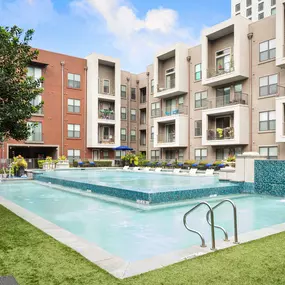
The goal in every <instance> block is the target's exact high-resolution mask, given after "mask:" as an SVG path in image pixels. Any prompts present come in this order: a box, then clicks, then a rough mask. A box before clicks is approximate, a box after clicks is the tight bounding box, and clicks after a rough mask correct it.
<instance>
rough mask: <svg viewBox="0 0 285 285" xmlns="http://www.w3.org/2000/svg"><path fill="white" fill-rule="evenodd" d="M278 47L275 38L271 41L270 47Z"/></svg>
mask: <svg viewBox="0 0 285 285" xmlns="http://www.w3.org/2000/svg"><path fill="white" fill-rule="evenodd" d="M273 48H276V41H275V39H273V40H271V41H269V49H273Z"/></svg>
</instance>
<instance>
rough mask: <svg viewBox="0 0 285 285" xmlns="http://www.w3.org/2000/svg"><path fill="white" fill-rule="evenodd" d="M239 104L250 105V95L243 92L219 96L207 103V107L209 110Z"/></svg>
mask: <svg viewBox="0 0 285 285" xmlns="http://www.w3.org/2000/svg"><path fill="white" fill-rule="evenodd" d="M239 104H241V105H248V94H246V93H242V92H235V93H231V94H226V95H219V94H217V96H216V97H214V98H211V99H208V100H206V101H205V107H206V108H208V109H212V108H219V107H224V106H230V105H239Z"/></svg>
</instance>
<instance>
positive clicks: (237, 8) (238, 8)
mask: <svg viewBox="0 0 285 285" xmlns="http://www.w3.org/2000/svg"><path fill="white" fill-rule="evenodd" d="M235 11H236V13H237V12H239V11H240V3H238V4H236V6H235Z"/></svg>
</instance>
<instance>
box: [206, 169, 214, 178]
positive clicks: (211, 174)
mask: <svg viewBox="0 0 285 285" xmlns="http://www.w3.org/2000/svg"><path fill="white" fill-rule="evenodd" d="M213 175H214V169H206V171H205V176H213Z"/></svg>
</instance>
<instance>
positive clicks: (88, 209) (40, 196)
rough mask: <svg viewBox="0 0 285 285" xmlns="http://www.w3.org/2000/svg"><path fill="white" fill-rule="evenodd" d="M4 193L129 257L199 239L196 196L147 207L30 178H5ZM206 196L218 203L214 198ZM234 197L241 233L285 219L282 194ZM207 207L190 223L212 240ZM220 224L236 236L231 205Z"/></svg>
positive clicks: (219, 214)
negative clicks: (13, 180)
mask: <svg viewBox="0 0 285 285" xmlns="http://www.w3.org/2000/svg"><path fill="white" fill-rule="evenodd" d="M0 196H3V197H4V198H6V199H8V200H10V201H12V202H14V203H16V204H17V205H19V206H21V207H23V208H25V209H27V210H29V211H31V212H33V213H35V214H37V215H39V216H41V217H42V218H44V219H46V220H49V221H51V222H53V223H55V224H56V225H58V226H60V227H62V228H64V229H66V230H68V231H70V232H72V233H73V234H75V235H78V236H80V237H82V238H84V239H86V240H88V241H90V242H93V243H96V244H97V245H98V246H100V247H101V248H103V249H105V250H106V251H108V252H110V253H112V254H114V255H116V256H120V257H121V258H123V259H125V260H128V261H135V260H142V259H145V258H149V257H153V256H156V255H159V254H164V253H169V252H171V251H175V250H179V249H184V248H188V247H190V246H192V245H199V244H200V239H199V238H198V237H197V235H195V234H193V233H190V232H188V231H187V230H186V229H185V228H184V226H183V222H182V218H183V215H184V213H185V212H186V211H187V210H189V209H190V208H191V207H192V206H193V205H196V204H197V201H196V202H195V203H194V202H193V201H192V202H189V204H188V205H185V204H184V205H183V206H173V205H172V206H171V207H164V208H155V209H151V210H142V209H139V208H136V207H131V206H126V205H123V204H119V203H114V202H106V201H103V200H101V199H98V198H93V197H87V196H83V195H81V194H76V193H70V192H66V191H60V190H58V189H54V188H52V187H50V186H44V185H41V184H39V183H37V182H28V181H27V182H22V183H20V184H19V183H1V184H0ZM222 198H224V197H221V199H222ZM203 200H206V201H208V202H210V204H213V203H212V202H211V199H210V198H209V199H207V198H205V199H203ZM233 201H234V202H235V203H236V205H237V209H238V230H239V233H245V232H249V231H252V230H255V229H260V228H263V227H267V226H271V225H274V224H279V223H284V222H285V215H284V213H285V200H283V199H282V198H277V197H269V196H253V195H252V196H244V195H243V196H241V197H239V196H238V195H237V196H236V198H234V199H233ZM215 203H217V201H215ZM215 203H214V204H215ZM206 212H207V209H206V208H203V207H201V208H199V209H197V211H196V212H194V213H193V215H191V220H188V222H189V223H190V224H191V226H192V227H193V228H195V229H197V230H199V231H201V232H202V233H203V234H204V235H205V237H206V242H207V243H208V245H210V228H209V226H208V225H207V223H206V219H205V216H206ZM215 223H216V225H221V226H223V227H225V228H226V229H227V230H228V232H229V235H230V236H231V235H233V224H232V223H233V222H232V208H230V205H227V204H225V205H224V206H222V207H221V208H219V209H217V210H216V212H215ZM216 234H217V238H218V239H222V238H223V236H222V233H221V232H220V231H219V230H216Z"/></svg>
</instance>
